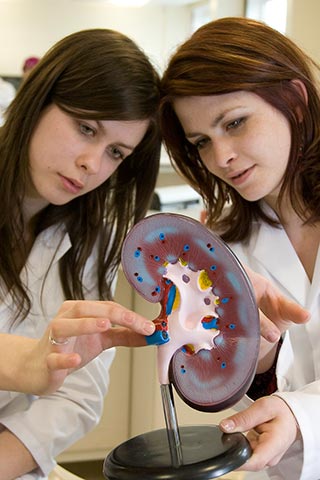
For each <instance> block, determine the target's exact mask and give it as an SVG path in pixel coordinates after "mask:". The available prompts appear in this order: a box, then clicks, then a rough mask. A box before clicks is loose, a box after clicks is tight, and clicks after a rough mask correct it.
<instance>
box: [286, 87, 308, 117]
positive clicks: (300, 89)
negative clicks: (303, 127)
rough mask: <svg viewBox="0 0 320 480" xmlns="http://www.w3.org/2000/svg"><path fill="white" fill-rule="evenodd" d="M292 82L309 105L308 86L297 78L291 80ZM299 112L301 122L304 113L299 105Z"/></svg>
mask: <svg viewBox="0 0 320 480" xmlns="http://www.w3.org/2000/svg"><path fill="white" fill-rule="evenodd" d="M290 83H291V84H292V85H293V86H294V88H295V90H296V91H297V94H298V95H299V96H300V98H301V99H302V100H304V102H305V104H306V105H308V92H307V89H306V86H305V84H304V83H303V81H302V80H298V79H295V80H291V82H290ZM297 114H298V119H299V122H302V118H303V115H302V112H301V109H300V108H299V107H297Z"/></svg>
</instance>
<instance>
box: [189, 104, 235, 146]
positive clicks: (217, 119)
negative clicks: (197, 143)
mask: <svg viewBox="0 0 320 480" xmlns="http://www.w3.org/2000/svg"><path fill="white" fill-rule="evenodd" d="M241 107H242V105H237V106H236V107H232V108H227V109H226V110H224V111H223V112H221V113H219V115H217V117H215V118H214V119H213V121H212V123H211V124H210V126H211V127H213V128H214V127H216V126H217V125H219V123H220V122H221V121H222V120H223V119H224V117H225V116H226V115H227V114H228V113H229V112H232V111H233V110H236V109H237V108H241ZM201 135H203V134H202V133H201V132H189V133H186V134H185V136H186V138H193V137H199V136H201Z"/></svg>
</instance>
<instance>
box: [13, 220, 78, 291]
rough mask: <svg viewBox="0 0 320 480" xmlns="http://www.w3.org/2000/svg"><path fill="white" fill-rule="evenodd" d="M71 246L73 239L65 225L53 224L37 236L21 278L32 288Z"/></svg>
mask: <svg viewBox="0 0 320 480" xmlns="http://www.w3.org/2000/svg"><path fill="white" fill-rule="evenodd" d="M70 247H71V240H70V237H69V234H68V233H67V231H66V229H65V227H64V226H63V225H58V226H57V225H53V226H51V227H49V228H47V229H46V230H44V231H43V232H41V233H40V234H39V235H38V237H37V238H36V240H35V242H34V244H33V247H32V249H31V252H30V254H29V257H28V260H27V264H26V265H25V267H24V268H23V269H22V271H21V279H22V281H23V282H25V284H26V285H28V288H31V287H32V285H33V284H34V283H35V282H36V281H38V280H39V279H41V278H44V276H45V275H46V273H47V271H48V269H49V268H50V266H51V265H54V264H55V263H56V262H58V261H59V260H60V259H61V258H62V257H63V255H64V254H65V253H66V252H67V251H68V250H69V248H70Z"/></svg>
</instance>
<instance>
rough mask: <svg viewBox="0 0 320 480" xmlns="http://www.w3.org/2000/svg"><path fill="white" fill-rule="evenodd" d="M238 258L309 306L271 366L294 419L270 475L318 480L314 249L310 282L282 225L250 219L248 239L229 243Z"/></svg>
mask: <svg viewBox="0 0 320 480" xmlns="http://www.w3.org/2000/svg"><path fill="white" fill-rule="evenodd" d="M230 247H231V248H232V250H233V251H234V253H235V254H236V255H237V256H238V258H239V259H240V261H241V262H243V263H244V264H246V265H248V266H249V267H251V268H252V270H254V271H256V272H257V273H260V274H262V275H263V276H264V277H265V278H269V279H270V280H271V281H272V282H273V283H274V284H275V285H276V286H277V287H278V288H279V289H280V290H281V291H282V292H283V293H284V294H285V295H286V296H287V297H288V298H291V299H292V300H294V301H296V302H298V303H299V304H300V305H302V306H303V307H304V308H306V309H307V310H309V311H310V313H311V318H310V320H309V322H308V323H307V324H305V325H293V326H292V327H291V328H290V330H289V331H288V332H287V334H286V335H285V338H284V343H283V345H282V347H281V350H280V354H279V358H278V362H277V367H276V374H277V381H278V389H279V392H277V395H279V396H281V397H282V398H283V399H284V400H285V401H286V402H287V404H288V405H289V406H290V408H291V410H292V411H293V413H294V415H295V417H296V419H297V422H298V424H299V427H300V430H301V434H302V440H303V446H302V442H301V441H299V442H298V441H297V442H296V443H295V444H294V445H293V446H292V447H291V448H290V449H289V451H288V452H287V454H286V455H285V457H284V458H283V460H282V461H281V462H280V463H279V465H278V466H277V467H273V468H269V469H268V470H267V473H268V475H269V476H270V478H272V479H286V480H289V479H290V480H298V479H300V480H319V479H320V248H319V250H318V255H317V260H316V265H315V270H314V275H313V279H312V283H310V281H309V279H308V277H307V275H306V273H305V270H304V268H303V266H302V264H301V262H300V260H299V258H298V256H297V254H296V252H295V250H294V248H293V247H292V244H291V243H290V241H289V238H288V237H287V235H286V232H285V231H284V229H282V228H281V229H275V228H273V227H271V226H268V225H267V224H262V225H259V224H255V225H254V233H253V235H252V237H251V239H250V243H249V244H248V245H246V246H244V245H242V244H231V245H230Z"/></svg>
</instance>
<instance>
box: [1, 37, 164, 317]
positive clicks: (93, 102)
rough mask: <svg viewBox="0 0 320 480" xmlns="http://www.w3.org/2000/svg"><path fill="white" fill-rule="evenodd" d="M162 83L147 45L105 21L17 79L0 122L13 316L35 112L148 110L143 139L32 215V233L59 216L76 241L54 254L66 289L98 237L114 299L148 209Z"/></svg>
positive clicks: (76, 281) (99, 116) (73, 292)
mask: <svg viewBox="0 0 320 480" xmlns="http://www.w3.org/2000/svg"><path fill="white" fill-rule="evenodd" d="M159 87H160V79H159V76H158V73H157V71H156V69H155V68H154V67H153V66H152V64H151V62H150V61H149V59H148V58H147V56H146V55H145V54H144V52H143V51H142V50H141V49H140V48H139V47H138V46H137V45H136V44H135V43H134V42H133V41H132V40H131V39H129V38H128V37H126V36H125V35H123V34H121V33H119V32H116V31H113V30H108V29H91V30H84V31H80V32H77V33H74V34H71V35H69V36H67V37H65V38H64V39H62V40H61V41H60V42H58V43H57V44H56V45H55V46H53V47H52V48H51V49H50V50H49V51H48V52H47V54H46V55H44V56H43V58H42V59H41V61H40V62H39V63H38V64H37V65H36V67H35V68H34V69H33V70H32V72H31V73H30V75H29V76H28V78H27V79H26V80H25V81H24V82H22V84H21V87H20V88H19V90H18V92H17V95H16V98H15V99H14V101H13V102H12V104H11V106H10V107H9V109H8V112H7V118H6V122H5V124H4V126H3V127H2V128H1V129H0V204H1V210H0V238H1V249H0V276H1V278H2V280H3V281H4V285H5V287H6V289H7V290H11V291H12V292H13V296H14V299H15V303H16V305H17V311H18V313H17V317H18V316H19V315H21V314H22V317H25V316H26V314H27V313H28V311H29V310H30V306H31V304H30V299H29V296H28V292H27V287H26V285H24V284H22V282H21V280H20V277H19V271H18V267H17V265H16V262H15V261H14V255H13V251H14V249H19V251H20V253H21V255H22V257H23V258H26V256H27V253H28V252H27V251H26V248H25V245H24V242H23V240H22V239H23V229H24V225H23V218H22V214H21V213H19V212H22V205H23V201H24V193H25V185H26V180H27V179H28V178H29V177H28V176H29V159H28V151H29V144H30V138H31V136H32V133H33V130H34V128H35V126H36V124H37V122H38V120H39V116H40V114H41V112H42V111H43V110H44V108H45V107H47V106H48V105H49V104H51V103H54V104H56V105H57V106H59V107H60V108H61V109H63V110H64V111H66V112H67V113H69V114H71V115H72V114H73V115H76V116H77V117H78V118H79V117H80V118H84V119H93V120H119V121H128V120H144V119H149V120H150V125H149V128H148V130H147V132H146V134H145V136H144V138H143V139H142V141H141V142H140V144H139V145H138V146H137V147H136V149H135V150H134V151H133V153H132V154H131V155H130V156H128V157H127V158H126V159H125V160H124V161H123V162H122V164H121V165H120V166H119V168H118V169H117V170H116V171H115V172H114V174H113V175H112V176H111V177H110V178H109V179H108V180H107V181H106V182H104V183H103V184H102V185H101V186H100V187H98V188H97V189H96V190H94V191H91V192H89V193H87V194H85V195H83V196H80V197H78V198H76V199H74V200H72V201H71V202H69V203H67V204H66V205H62V206H55V205H49V206H48V207H47V208H45V209H44V210H43V211H42V212H41V213H40V214H39V215H38V217H37V218H36V221H35V227H34V228H35V231H34V233H35V235H38V234H39V233H40V232H41V231H43V230H44V229H45V228H47V227H49V226H51V225H55V224H57V225H58V224H59V225H60V224H63V225H65V228H66V231H67V232H68V233H69V236H70V238H71V242H72V248H71V249H70V250H69V251H68V252H67V253H66V254H65V256H64V257H63V258H62V260H61V262H60V276H61V282H62V285H63V289H64V293H65V297H66V299H83V298H84V291H83V282H82V279H83V272H84V267H85V263H86V260H87V259H88V257H89V255H90V253H91V252H92V248H93V246H94V245H95V244H97V243H98V244H99V257H98V260H97V271H98V279H97V283H98V288H99V296H100V299H110V298H111V284H112V280H113V278H114V275H115V272H116V269H117V267H118V265H119V262H120V253H121V246H122V242H123V240H124V237H125V235H126V233H127V231H128V229H129V228H130V227H131V226H132V225H133V224H134V223H136V222H137V221H138V220H139V219H141V218H142V217H143V216H144V215H145V213H146V211H147V209H148V206H149V202H150V201H151V196H152V193H153V190H154V186H155V182H156V178H157V174H158V169H159V158H160V145H161V138H160V133H159V125H158V108H159V100H160V88H159Z"/></svg>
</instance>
